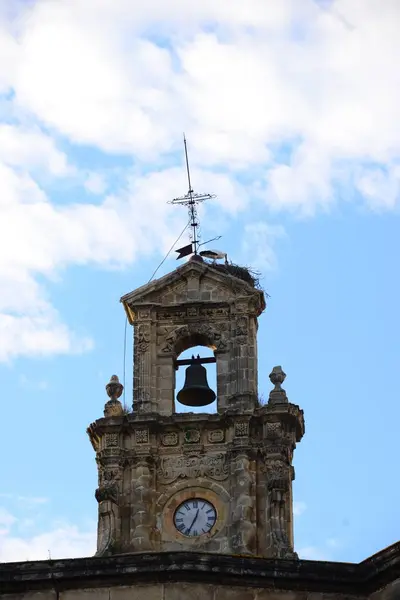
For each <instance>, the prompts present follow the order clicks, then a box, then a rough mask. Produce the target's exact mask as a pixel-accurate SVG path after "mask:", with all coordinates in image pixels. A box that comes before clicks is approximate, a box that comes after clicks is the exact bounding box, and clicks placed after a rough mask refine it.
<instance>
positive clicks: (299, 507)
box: [293, 500, 307, 517]
mask: <svg viewBox="0 0 400 600" xmlns="http://www.w3.org/2000/svg"><path fill="white" fill-rule="evenodd" d="M306 509H307V505H306V503H305V502H301V501H296V500H295V501H294V502H293V514H294V516H295V517H299V516H300V515H302V514H303V513H304V512H305V510H306Z"/></svg>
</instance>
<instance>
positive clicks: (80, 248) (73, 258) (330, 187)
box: [0, 0, 400, 561]
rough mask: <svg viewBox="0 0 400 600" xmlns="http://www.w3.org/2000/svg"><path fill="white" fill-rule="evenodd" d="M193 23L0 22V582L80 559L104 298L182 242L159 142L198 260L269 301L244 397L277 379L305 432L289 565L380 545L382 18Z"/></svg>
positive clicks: (53, 16) (121, 11) (148, 11)
mask: <svg viewBox="0 0 400 600" xmlns="http://www.w3.org/2000/svg"><path fill="white" fill-rule="evenodd" d="M7 4H8V7H7ZM94 4H96V11H95V13H94V12H93V6H94ZM214 4H215V3H213V2H211V1H210V2H205V1H203V2H201V3H196V4H193V5H192V6H191V10H189V8H188V6H187V3H184V2H183V0H182V1H181V0H174V1H173V2H171V3H169V10H168V11H167V12H166V11H165V8H164V3H162V2H159V1H158V0H153V1H152V2H149V3H146V6H143V3H136V2H131V1H130V2H128V1H127V0H118V1H117V2H115V0H114V1H113V2H111V0H110V1H108V0H101V2H98V0H97V1H96V2H94V0H93V2H92V0H88V1H87V2H85V3H82V2H79V1H75V0H64V1H61V2H59V3H57V4H52V3H47V2H42V1H40V0H39V1H37V2H30V3H19V4H18V9H16V6H17V5H16V3H15V2H11V1H10V2H9V3H7V2H6V3H5V4H3V5H2V8H1V9H0V117H1V123H0V210H1V214H2V223H4V225H3V228H2V236H1V240H0V290H1V292H0V378H1V381H2V400H1V410H2V423H3V424H4V426H3V431H2V435H1V436H0V452H1V455H2V456H3V460H2V463H1V475H2V477H1V485H0V560H26V559H36V558H47V557H48V555H49V552H50V555H51V556H52V557H57V556H80V555H87V554H92V553H93V552H94V548H95V528H96V520H97V503H96V501H95V499H94V490H95V488H96V484H97V473H96V464H95V461H94V454H93V450H92V448H91V446H90V443H89V441H88V439H87V436H86V433H85V430H86V427H87V425H88V424H89V423H90V422H91V421H93V420H94V419H96V418H98V417H99V416H101V415H102V411H103V406H104V402H105V401H106V394H105V390H104V386H105V384H106V383H107V381H108V380H109V378H110V376H111V374H113V373H116V374H118V375H119V376H120V378H121V379H122V376H123V346H124V324H125V321H124V319H125V315H124V312H123V309H122V306H121V305H120V303H119V298H120V297H121V296H122V295H123V294H125V293H127V292H129V291H131V290H133V289H134V288H136V287H138V286H140V285H142V284H143V283H145V282H146V281H147V280H148V279H149V278H150V276H151V274H152V273H153V271H154V269H155V268H156V267H157V265H158V264H159V263H160V261H161V260H162V258H163V257H164V256H165V254H166V252H167V250H168V248H169V247H170V246H171V244H172V242H173V241H174V239H176V237H177V236H178V234H179V232H180V231H181V230H182V228H183V226H184V223H185V220H186V213H185V210H184V209H183V208H180V207H171V205H169V204H167V201H168V200H170V199H171V198H173V197H176V196H178V195H182V194H184V193H185V192H186V191H187V183H186V179H185V168H184V157H183V147H182V132H183V131H185V132H186V135H187V137H188V142H189V150H190V158H191V163H192V178H193V185H194V187H195V189H196V190H197V191H199V192H210V193H215V194H217V198H215V199H214V200H212V201H209V202H208V204H207V205H206V206H204V207H202V210H201V213H200V217H201V225H202V235H203V240H206V239H209V238H212V237H214V236H215V235H219V234H221V235H222V236H223V237H222V238H221V240H219V242H218V244H216V246H217V247H220V248H221V249H223V250H224V251H226V252H227V253H228V256H229V258H230V259H231V260H232V261H234V262H237V263H240V264H245V265H248V266H251V267H253V268H254V269H256V270H259V271H261V272H262V274H263V279H262V285H263V287H264V289H265V290H266V292H267V293H268V294H269V295H270V298H269V301H268V306H267V310H266V311H265V313H264V314H263V315H262V316H261V318H260V329H259V374H260V383H259V388H260V392H261V393H263V394H264V395H265V396H267V395H268V393H269V390H270V389H271V385H270V382H269V379H268V374H269V373H270V371H271V368H272V367H273V366H274V365H279V364H280V365H282V367H283V368H284V370H285V372H286V373H287V379H286V382H285V386H284V387H285V389H286V390H287V393H288V396H289V399H290V401H291V402H294V403H296V404H299V405H300V406H301V407H302V408H303V409H304V412H305V420H306V434H305V436H304V438H303V440H302V442H301V443H300V444H299V445H298V448H297V449H296V453H295V459H294V464H295V468H296V480H295V483H294V497H295V512H296V518H295V546H296V549H297V551H298V552H299V554H300V556H301V557H303V558H313V559H321V560H339V561H360V560H362V559H364V558H365V557H367V556H369V555H371V554H373V553H375V552H377V551H379V550H380V549H382V548H384V547H385V546H387V545H389V544H391V543H393V542H395V541H397V540H398V539H399V538H400V521H399V518H398V514H397V512H398V511H397V506H399V504H400V484H399V483H398V477H396V473H397V470H398V469H397V466H398V419H397V411H398V397H399V393H400V385H399V382H398V377H397V373H398V370H399V361H400V346H399V342H398V340H399V338H400V325H399V318H398V306H399V302H400V286H399V281H398V275H397V273H398V257H399V256H400V237H399V235H398V231H399V209H398V206H399V205H398V202H399V180H400V161H399V157H400V131H399V129H400V127H399V124H398V118H397V112H398V109H397V107H398V105H399V103H400V97H399V90H400V86H399V85H398V82H399V70H398V65H397V64H395V62H394V58H393V57H394V56H396V53H398V51H399V41H398V35H397V32H396V27H395V24H396V19H398V16H399V14H398V13H399V7H398V6H397V2H396V1H395V0H393V1H390V0H389V1H388V2H386V3H385V10H382V6H381V4H380V3H379V2H378V1H377V0H368V1H367V2H365V3H363V6H362V7H361V6H359V4H360V3H357V2H353V1H351V0H337V1H336V2H332V3H330V4H329V3H328V4H327V3H324V6H323V7H322V8H321V7H320V6H319V5H318V4H317V3H315V2H311V0H310V1H309V0H300V1H299V0H296V2H294V1H290V0H279V2H278V0H277V1H276V2H271V3H270V5H269V10H268V11H267V10H266V8H265V2H263V1H262V0H248V2H247V3H246V7H247V8H243V6H244V5H243V3H242V2H239V0H238V1H233V0H229V1H228V0H226V1H225V0H221V2H219V3H218V6H214ZM11 7H12V10H11ZM93 14H95V17H93ZM397 22H398V21H397ZM348 24H350V25H351V27H349V26H348ZM50 48H51V51H49V49H50ZM184 243H186V238H185V237H183V238H182V243H181V245H183V244H184ZM212 245H213V246H214V245H215V244H212ZM176 266H177V262H176V261H175V257H173V256H171V258H169V259H168V260H167V261H166V262H165V263H164V265H163V266H162V268H161V269H160V271H159V272H158V273H157V276H161V275H162V274H164V273H166V272H168V271H170V270H172V269H174V268H175V267H176ZM131 338H132V331H131V328H130V327H128V338H127V358H126V382H125V383H126V395H125V400H126V403H127V404H129V403H130V402H131V398H132V397H131V389H132V360H131V356H132V339H131ZM212 381H213V377H212V374H210V383H212Z"/></svg>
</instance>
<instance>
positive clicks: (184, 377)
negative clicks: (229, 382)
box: [174, 334, 217, 414]
mask: <svg viewBox="0 0 400 600" xmlns="http://www.w3.org/2000/svg"><path fill="white" fill-rule="evenodd" d="M204 342H206V343H204ZM180 348H184V349H183V350H181V352H180V353H179V355H178V356H177V357H176V361H175V363H176V368H177V371H176V378H175V391H174V397H175V412H177V413H187V412H193V413H208V414H210V413H216V412H217V398H216V396H217V367H216V361H215V355H214V348H213V347H212V346H211V345H210V344H208V343H207V340H205V339H204V337H203V336H200V335H196V334H195V335H193V336H192V338H191V343H188V341H187V340H186V343H185V342H183V343H182V344H181V345H180V346H178V349H180ZM197 357H200V360H199V359H198V358H197ZM202 359H203V360H204V359H205V361H206V362H203V360H202ZM181 362H183V363H184V364H180V363H181ZM178 398H179V399H180V400H182V401H183V402H185V403H184V404H183V403H181V402H179V399H178ZM210 400H211V401H210Z"/></svg>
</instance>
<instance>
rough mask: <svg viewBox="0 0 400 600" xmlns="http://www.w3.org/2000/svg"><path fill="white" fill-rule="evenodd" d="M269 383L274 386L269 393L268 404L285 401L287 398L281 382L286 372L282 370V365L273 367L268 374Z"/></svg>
mask: <svg viewBox="0 0 400 600" xmlns="http://www.w3.org/2000/svg"><path fill="white" fill-rule="evenodd" d="M269 378H270V381H271V383H272V384H273V385H274V386H275V387H274V389H273V390H271V392H270V393H269V401H268V404H280V403H282V402H284V403H287V402H288V399H287V396H286V392H285V390H284V389H283V388H282V383H283V382H284V381H285V379H286V373H284V371H283V370H282V367H274V368H273V369H272V371H271V373H270V374H269Z"/></svg>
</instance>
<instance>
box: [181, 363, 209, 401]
mask: <svg viewBox="0 0 400 600" xmlns="http://www.w3.org/2000/svg"><path fill="white" fill-rule="evenodd" d="M192 361H193V362H192V364H191V365H189V366H188V368H187V369H186V373H185V384H184V386H183V388H182V389H181V391H180V392H178V395H177V399H178V402H180V403H181V404H184V405H185V406H207V404H211V402H214V400H215V392H214V391H213V390H212V389H211V388H210V387H209V385H208V383H207V370H206V369H205V368H204V367H203V365H202V364H201V363H200V362H199V360H198V359H195V358H194V356H192Z"/></svg>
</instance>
